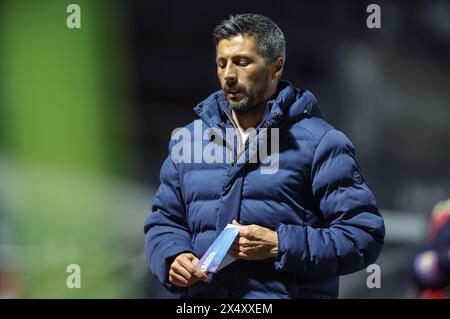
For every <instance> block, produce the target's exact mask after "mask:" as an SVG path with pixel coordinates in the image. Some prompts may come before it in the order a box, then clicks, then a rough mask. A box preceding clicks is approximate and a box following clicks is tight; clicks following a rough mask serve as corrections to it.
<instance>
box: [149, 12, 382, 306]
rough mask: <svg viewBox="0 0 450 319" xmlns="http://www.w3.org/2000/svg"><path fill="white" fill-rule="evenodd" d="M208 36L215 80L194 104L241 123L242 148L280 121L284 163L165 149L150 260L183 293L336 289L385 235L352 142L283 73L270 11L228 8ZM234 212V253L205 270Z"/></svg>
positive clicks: (272, 294)
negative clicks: (214, 158) (273, 166)
mask: <svg viewBox="0 0 450 319" xmlns="http://www.w3.org/2000/svg"><path fill="white" fill-rule="evenodd" d="M213 40H214V44H215V46H216V64H217V75H218V77H219V80H220V84H221V86H222V89H221V90H220V91H217V92H215V93H213V94H212V95H210V96H209V97H208V98H207V99H205V100H204V101H203V102H201V103H200V104H198V105H197V106H196V107H195V109H194V110H195V112H196V113H197V115H198V116H199V118H200V119H201V120H202V121H203V123H204V124H205V126H206V127H208V128H213V129H215V130H218V131H221V132H223V131H225V130H227V129H229V128H234V129H235V130H236V131H238V132H239V133H238V134H237V135H238V137H239V146H240V147H239V149H242V150H243V152H242V153H244V154H245V153H246V152H247V153H250V152H252V151H251V147H249V143H248V138H247V134H246V130H247V129H256V132H257V133H256V134H257V135H259V134H262V133H261V132H262V131H263V129H276V130H279V140H278V141H276V142H277V143H278V146H279V147H278V148H277V149H278V154H276V155H277V156H278V158H279V169H278V170H277V171H275V172H274V173H273V174H263V173H262V170H261V166H262V164H261V161H260V162H257V163H252V162H251V161H250V160H249V159H248V158H247V159H245V160H243V161H239V160H236V159H237V158H239V156H240V155H239V154H241V156H242V153H240V152H235V153H234V154H235V155H236V157H235V161H233V162H232V163H225V164H224V163H212V164H211V163H210V164H205V163H180V162H178V161H174V160H173V159H172V158H171V156H169V157H168V158H167V159H166V161H165V162H164V164H163V166H162V169H161V185H160V187H159V189H158V191H157V193H156V195H155V198H154V201H153V207H152V212H151V213H150V214H149V216H148V218H147V220H146V222H145V228H144V229H145V233H146V255H147V261H148V263H149V266H150V269H151V270H152V272H153V273H154V274H155V276H156V277H157V278H158V279H159V280H160V281H161V282H162V283H163V284H164V286H166V287H167V288H168V289H169V290H170V291H172V292H176V293H181V294H182V297H184V298H336V297H337V296H338V287H339V276H341V275H345V274H349V273H352V272H355V271H358V270H361V269H363V268H365V267H367V265H369V264H370V263H372V262H374V261H375V260H376V258H377V257H378V255H379V253H380V251H381V248H382V246H383V239H384V223H383V219H382V217H381V215H380V214H379V212H378V209H377V206H376V202H375V199H374V196H373V194H372V192H371V191H370V189H369V188H368V186H367V184H366V182H365V180H364V177H363V175H362V173H361V169H360V167H359V165H358V163H357V161H356V158H355V153H354V147H353V145H352V144H351V142H350V141H349V140H348V139H347V137H346V136H345V135H344V134H342V133H341V132H339V131H337V130H336V129H334V128H333V127H332V126H331V125H330V124H328V123H327V122H325V121H324V120H323V119H322V115H321V111H320V108H319V105H318V103H317V101H316V99H315V97H314V96H313V95H312V94H311V93H310V92H308V91H306V90H300V89H297V88H295V87H293V86H292V85H291V84H290V83H289V82H287V81H283V80H281V75H282V72H283V68H284V64H285V38H284V35H283V33H282V31H281V30H280V28H279V27H278V26H277V25H276V24H275V23H274V22H273V21H272V20H270V19H269V18H267V17H264V16H262V15H256V14H239V15H235V16H230V17H229V18H228V19H227V20H225V21H223V22H222V23H220V24H219V25H218V26H217V27H216V28H215V30H214V33H213ZM185 128H186V129H188V130H190V131H193V124H192V123H191V124H189V125H187V126H186V127H185ZM173 142H174V141H172V142H171V143H170V145H169V153H170V151H171V150H172V148H173V146H174V143H173ZM198 143H203V142H202V141H201V140H199V139H198V138H197V139H196V137H195V136H194V137H193V138H192V141H190V145H189V146H192V147H194V145H198ZM218 143H219V144H220V146H222V147H223V148H226V147H227V145H225V144H226V143H225V144H222V143H221V142H218ZM201 145H203V144H201ZM273 155H274V154H270V156H273ZM249 157H250V156H249ZM259 160H262V159H259ZM229 223H232V224H235V225H239V226H242V228H241V229H240V231H239V235H238V236H237V238H236V239H235V241H234V243H233V244H232V246H231V248H230V250H229V254H230V255H231V256H233V257H235V258H237V261H235V262H234V263H232V264H231V265H229V266H227V267H225V268H224V269H222V270H221V271H219V272H217V273H214V274H209V276H208V275H207V274H206V273H204V272H203V271H201V270H200V269H199V268H198V267H197V262H198V258H200V257H201V256H202V255H203V254H204V253H205V251H206V250H207V249H208V247H209V246H210V245H211V243H212V242H213V241H214V239H215V238H217V236H218V234H220V232H221V231H222V230H223V229H224V228H225V227H226V225H227V224H229Z"/></svg>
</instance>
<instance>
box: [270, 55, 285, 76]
mask: <svg viewBox="0 0 450 319" xmlns="http://www.w3.org/2000/svg"><path fill="white" fill-rule="evenodd" d="M273 66H274V69H273V73H272V79H279V78H281V74H282V73H283V67H284V59H283V58H282V57H278V58H277V59H276V60H275V62H274V63H273Z"/></svg>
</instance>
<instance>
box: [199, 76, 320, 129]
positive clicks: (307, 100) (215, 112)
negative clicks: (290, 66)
mask: <svg viewBox="0 0 450 319" xmlns="http://www.w3.org/2000/svg"><path fill="white" fill-rule="evenodd" d="M277 92H278V94H277V95H276V97H275V98H274V99H272V100H270V101H268V104H269V105H270V111H269V114H268V115H267V118H266V120H265V123H263V125H264V127H277V126H282V125H285V124H288V123H292V122H296V121H298V120H300V119H301V118H303V117H305V116H308V117H311V116H317V117H322V111H321V109H320V106H319V104H318V103H317V100H316V98H315V97H314V95H313V94H312V93H311V92H309V91H307V90H299V89H297V88H294V87H293V86H292V84H291V83H290V82H288V81H284V80H281V81H280V83H279V84H278V90H277ZM224 110H228V111H229V114H231V107H230V105H229V103H228V101H227V99H226V97H225V96H224V94H223V91H222V90H219V91H216V92H214V93H213V94H211V95H210V96H209V97H208V98H206V99H205V100H204V101H202V102H200V103H199V104H198V105H197V106H195V107H194V111H195V112H196V113H197V115H198V116H199V117H200V118H201V119H202V120H203V121H204V122H205V123H206V124H208V125H209V126H211V127H213V126H217V125H219V126H222V127H224V126H225V123H226V122H227V119H228V117H227V116H226V115H225V114H224Z"/></svg>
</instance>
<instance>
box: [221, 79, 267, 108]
mask: <svg viewBox="0 0 450 319" xmlns="http://www.w3.org/2000/svg"><path fill="white" fill-rule="evenodd" d="M268 73H269V72H264V73H263V74H261V75H260V76H259V77H258V78H256V79H255V83H258V85H257V86H255V87H254V88H253V89H250V90H249V89H248V88H247V87H246V86H245V85H243V84H240V83H238V84H236V85H235V86H233V87H228V86H225V88H224V89H236V90H239V92H241V93H242V94H245V97H244V98H243V99H242V100H240V101H238V102H235V101H231V100H229V99H228V103H229V104H230V106H231V109H232V110H233V111H234V112H236V113H238V114H245V113H250V112H252V111H254V110H256V109H257V108H258V106H259V105H260V104H261V102H262V101H263V100H264V95H265V93H266V89H267V86H268V83H267V82H268Z"/></svg>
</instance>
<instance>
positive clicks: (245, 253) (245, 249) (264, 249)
mask: <svg viewBox="0 0 450 319" xmlns="http://www.w3.org/2000/svg"><path fill="white" fill-rule="evenodd" d="M233 225H237V226H242V225H240V224H239V223H238V222H236V221H235V220H233ZM229 254H230V255H231V256H233V257H235V258H240V259H245V260H262V259H266V258H270V257H276V256H277V255H278V234H277V232H275V231H273V230H270V229H268V228H265V227H261V226H258V225H249V226H243V227H242V228H241V229H240V231H239V234H238V236H237V237H236V239H235V240H234V242H233V244H232V245H231V248H230V250H229Z"/></svg>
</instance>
